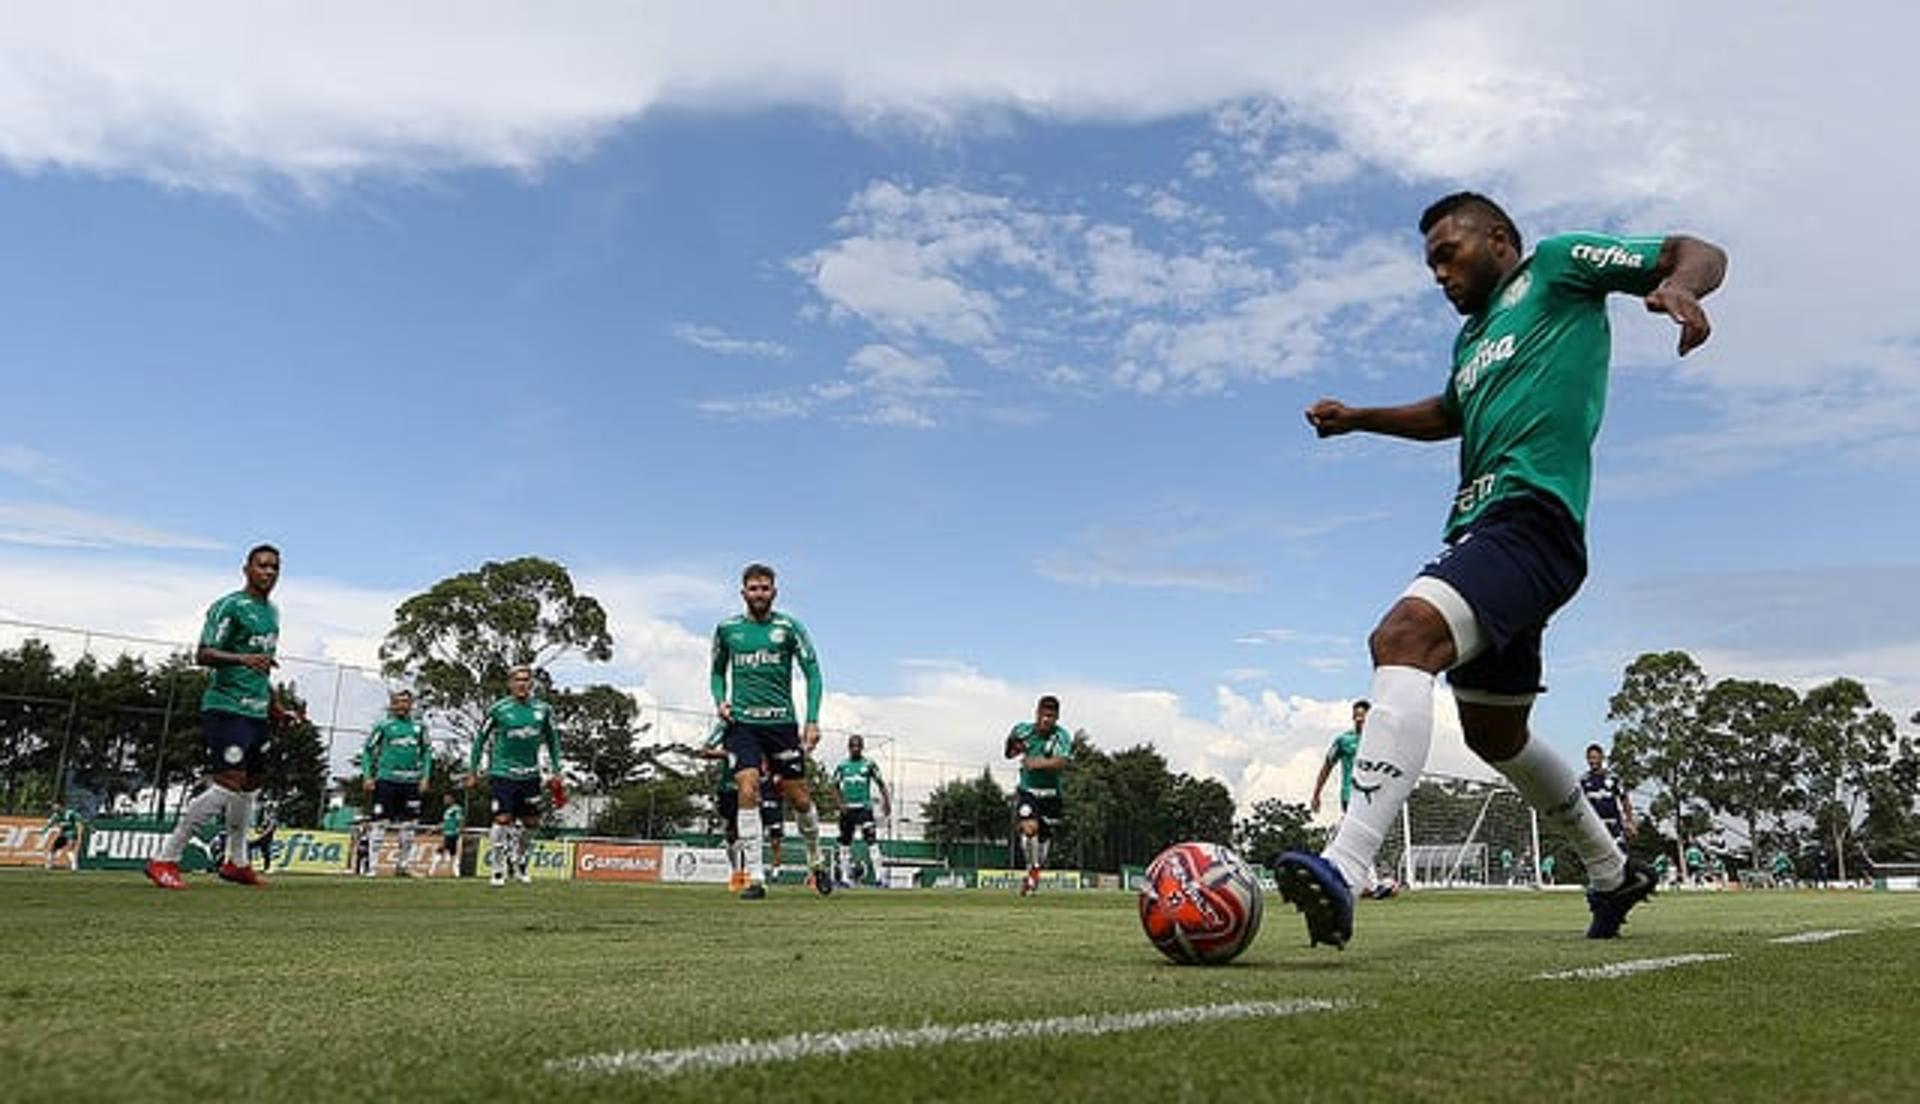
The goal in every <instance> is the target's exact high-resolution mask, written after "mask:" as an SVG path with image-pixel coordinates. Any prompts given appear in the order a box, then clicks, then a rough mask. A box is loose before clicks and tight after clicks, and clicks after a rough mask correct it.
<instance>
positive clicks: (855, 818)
mask: <svg viewBox="0 0 1920 1104" xmlns="http://www.w3.org/2000/svg"><path fill="white" fill-rule="evenodd" d="M866 751H867V741H866V739H865V738H863V737H861V736H859V735H857V734H856V735H853V736H849V737H847V757H846V758H845V759H842V760H841V761H840V762H839V763H837V764H835V765H834V768H833V782H834V785H835V786H837V787H838V788H839V790H840V850H839V851H838V852H837V853H836V858H838V859H839V867H840V883H841V884H842V885H851V884H853V881H854V874H853V834H854V832H856V831H858V832H859V833H860V838H861V839H862V840H864V841H865V843H866V850H867V862H866V868H867V869H868V870H869V871H871V872H872V875H873V880H874V881H875V882H878V881H880V848H879V847H878V846H876V844H875V840H874V834H875V832H874V823H873V791H874V789H875V788H876V787H877V788H878V789H879V790H880V816H881V817H882V818H885V817H890V816H892V815H893V795H892V794H891V793H889V792H887V780H886V779H884V778H882V777H880V764H878V763H876V762H874V761H873V760H871V759H869V758H867V755H866Z"/></svg>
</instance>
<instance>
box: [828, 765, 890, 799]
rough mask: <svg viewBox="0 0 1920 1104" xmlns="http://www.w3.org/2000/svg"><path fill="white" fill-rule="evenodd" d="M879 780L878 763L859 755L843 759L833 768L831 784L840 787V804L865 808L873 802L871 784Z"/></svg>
mask: <svg viewBox="0 0 1920 1104" xmlns="http://www.w3.org/2000/svg"><path fill="white" fill-rule="evenodd" d="M879 781H880V764H878V763H876V762H874V761H873V760H871V759H868V758H867V757H866V756H864V755H863V756H861V757H860V758H858V759H843V760H841V761H840V763H839V764H838V765H837V766H835V767H834V768H833V784H834V785H836V786H838V787H840V804H841V806H842V807H844V808H848V809H865V808H867V807H869V806H871V805H872V804H873V784H874V783H876V782H879Z"/></svg>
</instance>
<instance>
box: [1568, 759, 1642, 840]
mask: <svg viewBox="0 0 1920 1104" xmlns="http://www.w3.org/2000/svg"><path fill="white" fill-rule="evenodd" d="M1580 790H1581V792H1582V793H1584V794H1586V795H1587V803H1588V804H1589V805H1592V806H1593V811H1594V812H1595V813H1597V814H1599V816H1600V821H1601V823H1603V824H1605V825H1606V826H1607V833H1608V834H1609V835H1611V836H1612V837H1613V842H1615V843H1617V844H1619V845H1620V847H1621V849H1622V850H1625V849H1626V846H1627V841H1628V840H1630V839H1632V838H1633V837H1634V836H1635V835H1637V834H1639V829H1638V828H1637V827H1635V825H1634V823H1633V801H1632V799H1631V798H1629V797H1628V796H1627V791H1626V789H1625V788H1623V787H1622V786H1621V785H1620V780H1619V779H1618V778H1615V777H1614V776H1613V772H1612V771H1610V770H1608V769H1607V753H1606V750H1605V749H1604V748H1602V747H1601V746H1600V745H1599V744H1588V745H1587V773H1585V774H1583V775H1581V776H1580Z"/></svg>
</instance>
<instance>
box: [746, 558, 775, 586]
mask: <svg viewBox="0 0 1920 1104" xmlns="http://www.w3.org/2000/svg"><path fill="white" fill-rule="evenodd" d="M749 579H765V580H766V581H767V582H769V583H771V582H773V581H774V575H773V568H771V567H768V566H767V565H766V564H763V563H750V564H748V565H747V566H745V567H743V568H741V569H740V582H741V583H743V584H744V583H745V582H746V581H747V580H749Z"/></svg>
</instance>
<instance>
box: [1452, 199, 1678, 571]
mask: <svg viewBox="0 0 1920 1104" xmlns="http://www.w3.org/2000/svg"><path fill="white" fill-rule="evenodd" d="M1665 240H1666V239H1664V238H1615V237H1609V236H1606V235H1604V234H1562V235H1560V236H1558V237H1552V238H1547V239H1546V240H1544V241H1542V242H1541V243H1540V244H1539V245H1538V246H1536V247H1535V248H1534V251H1533V255H1532V256H1530V257H1528V258H1527V259H1526V260H1524V261H1522V262H1520V264H1519V265H1518V266H1517V267H1515V268H1514V270H1513V271H1512V272H1510V273H1508V274H1507V278H1506V279H1505V280H1503V281H1501V283H1500V286H1499V287H1497V288H1495V289H1494V292H1493V299H1492V301H1491V302H1490V303H1489V304H1488V306H1487V309H1486V310H1484V311H1482V312H1481V313H1479V314H1476V315H1474V316H1473V317H1471V318H1469V319H1467V321H1466V323H1465V324H1464V325H1462V326H1461V327H1460V334H1459V336H1458V337H1456V338H1455V339H1454V342H1453V375H1452V377H1451V378H1450V379H1448V381H1447V389H1446V392H1445V393H1444V394H1443V395H1442V396H1441V400H1440V401H1441V404H1442V405H1443V406H1444V407H1445V409H1446V411H1447V413H1448V414H1449V415H1450V416H1451V417H1452V418H1453V419H1454V420H1455V422H1456V423H1458V424H1459V426H1460V487H1459V490H1458V491H1457V492H1456V493H1455V494H1454V500H1453V512H1452V513H1451V514H1450V515H1449V516H1448V518H1447V533H1446V535H1447V537H1448V538H1449V539H1451V538H1452V537H1453V536H1454V535H1455V534H1456V533H1458V532H1459V531H1460V530H1461V529H1463V528H1465V527H1466V526H1467V525H1468V524H1469V523H1470V522H1472V521H1473V519H1474V518H1476V517H1479V516H1480V513H1481V511H1483V510H1485V509H1486V508H1487V506H1488V505H1489V504H1491V503H1494V502H1498V501H1500V500H1501V499H1505V498H1513V497H1515V496H1516V495H1522V494H1527V493H1529V492H1538V493H1542V494H1546V495H1550V496H1552V497H1553V498H1556V499H1558V500H1559V501H1560V502H1561V503H1563V504H1564V505H1565V506H1566V508H1567V512H1568V513H1570V514H1572V515H1573V520H1574V522H1575V524H1577V525H1579V526H1580V527H1581V529H1582V530H1583V531H1584V530H1585V528H1586V524H1587V499H1588V495H1589V493H1590V492H1591V490H1592V487H1593V441H1594V438H1595V437H1596V436H1597V435H1598V434H1599V432H1600V417H1601V414H1602V412H1603V411H1604V410H1605V409H1606V405H1607V362H1608V359H1609V357H1610V355H1611V351H1612V336H1611V334H1610V333H1609V330H1608V327H1607V303H1606V297H1607V293H1608V292H1614V291H1623V292H1631V293H1633V294H1635V295H1645V294H1646V293H1648V292H1650V291H1652V290H1653V289H1654V287H1655V286H1657V285H1658V284H1659V282H1660V280H1659V277H1657V276H1655V275H1654V271H1653V270H1654V266H1655V265H1656V264H1658V263H1659V259H1660V247H1661V245H1662V244H1663V243H1664V242H1665Z"/></svg>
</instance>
